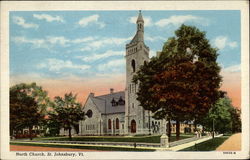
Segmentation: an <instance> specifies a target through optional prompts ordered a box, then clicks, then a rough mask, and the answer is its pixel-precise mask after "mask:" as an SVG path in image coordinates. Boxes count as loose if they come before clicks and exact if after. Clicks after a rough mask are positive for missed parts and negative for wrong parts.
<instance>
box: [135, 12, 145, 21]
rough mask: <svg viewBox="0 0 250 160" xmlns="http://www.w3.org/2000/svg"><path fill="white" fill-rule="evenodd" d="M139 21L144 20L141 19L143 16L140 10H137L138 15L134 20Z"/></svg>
mask: <svg viewBox="0 0 250 160" xmlns="http://www.w3.org/2000/svg"><path fill="white" fill-rule="evenodd" d="M139 21H142V22H144V20H143V18H142V14H141V10H139V15H138V18H137V21H136V22H139Z"/></svg>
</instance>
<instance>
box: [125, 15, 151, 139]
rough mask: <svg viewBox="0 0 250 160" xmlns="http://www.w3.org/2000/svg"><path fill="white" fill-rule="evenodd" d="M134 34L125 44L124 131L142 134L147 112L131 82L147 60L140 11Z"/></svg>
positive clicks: (147, 49)
mask: <svg viewBox="0 0 250 160" xmlns="http://www.w3.org/2000/svg"><path fill="white" fill-rule="evenodd" d="M136 26H137V30H136V34H135V36H134V38H133V39H132V40H131V41H130V43H128V44H126V56H125V58H126V90H125V99H126V103H125V117H126V120H125V126H126V127H125V133H126V134H142V133H145V132H148V129H147V127H146V126H147V125H146V124H149V123H150V122H148V119H147V118H146V115H147V113H146V112H145V110H144V109H143V108H142V106H140V103H139V101H138V100H137V91H138V84H137V83H134V82H133V76H134V75H135V74H136V72H137V71H138V70H139V69H140V66H141V65H143V64H144V63H145V62H147V61H149V48H148V47H147V46H146V45H145V43H144V20H143V17H142V13H141V11H139V15H138V18H137V21H136Z"/></svg>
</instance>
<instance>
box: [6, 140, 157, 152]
mask: <svg viewBox="0 0 250 160" xmlns="http://www.w3.org/2000/svg"><path fill="white" fill-rule="evenodd" d="M10 144H11V145H21V146H39V147H54V148H74V149H92V150H101V151H151V152H152V151H155V149H141V148H123V147H106V146H77V145H63V144H60V145H58V144H37V143H16V142H11V143H10Z"/></svg>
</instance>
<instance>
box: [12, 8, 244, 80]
mask: <svg viewBox="0 0 250 160" xmlns="http://www.w3.org/2000/svg"><path fill="white" fill-rule="evenodd" d="M142 13H143V17H144V20H145V43H146V44H147V45H148V46H149V47H150V50H151V52H150V55H151V56H152V55H155V52H156V51H159V50H161V47H162V45H163V43H164V42H165V41H166V40H167V38H168V37H170V36H173V35H174V31H175V30H176V29H177V28H178V27H179V26H180V25H181V24H182V23H184V24H186V25H195V26H196V27H198V28H199V29H200V30H202V31H206V33H207V38H208V39H209V40H210V42H211V44H212V45H213V46H214V47H217V48H219V54H220V56H219V57H218V62H219V64H221V65H222V66H223V67H224V68H228V67H233V66H234V67H237V65H239V64H240V12H239V11H142ZM137 15H138V11H53V12H32V11H27V12H11V13H10V66H11V67H10V73H11V75H15V74H27V73H37V74H41V75H43V76H48V77H61V76H66V75H67V74H68V73H70V74H74V75H76V76H81V75H84V76H95V75H101V74H109V73H124V72H125V63H124V62H125V61H124V54H125V44H126V43H128V42H129V40H131V38H132V37H133V35H134V34H135V27H136V26H135V24H134V23H133V22H134V21H135V19H136V17H137ZM238 69H239V67H238Z"/></svg>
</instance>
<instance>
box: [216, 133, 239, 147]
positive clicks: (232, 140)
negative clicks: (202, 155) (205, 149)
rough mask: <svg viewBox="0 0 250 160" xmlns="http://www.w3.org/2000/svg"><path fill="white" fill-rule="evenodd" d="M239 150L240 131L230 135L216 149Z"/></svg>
mask: <svg viewBox="0 0 250 160" xmlns="http://www.w3.org/2000/svg"><path fill="white" fill-rule="evenodd" d="M239 150H241V133H236V134H234V135H232V136H230V137H229V138H228V139H227V140H226V141H225V142H224V143H222V144H221V145H220V146H219V147H218V148H216V151H239Z"/></svg>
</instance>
